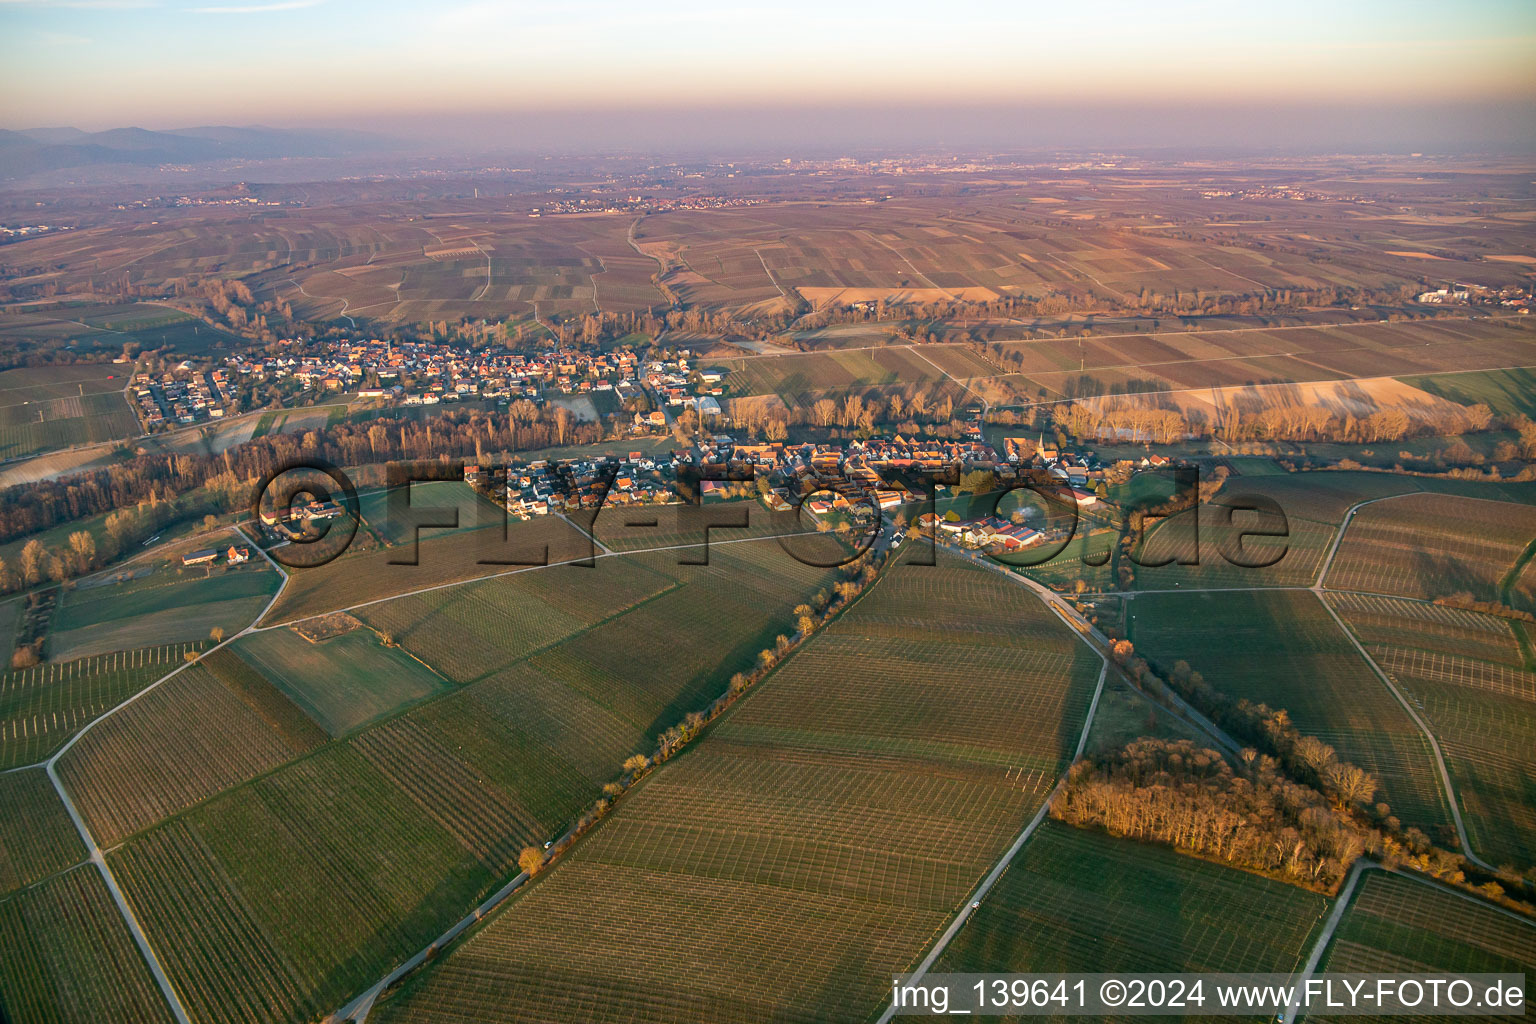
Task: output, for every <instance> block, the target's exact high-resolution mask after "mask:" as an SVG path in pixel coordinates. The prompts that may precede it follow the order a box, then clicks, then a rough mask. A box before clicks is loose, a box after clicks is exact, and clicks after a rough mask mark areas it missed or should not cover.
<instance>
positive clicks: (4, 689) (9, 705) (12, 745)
mask: <svg viewBox="0 0 1536 1024" xmlns="http://www.w3.org/2000/svg"><path fill="white" fill-rule="evenodd" d="M199 646H200V645H198V644H166V645H164V646H159V647H144V648H140V649H138V650H132V651H117V652H114V653H112V654H99V655H96V656H94V657H90V658H81V659H79V660H76V661H66V662H47V663H44V664H42V665H34V666H33V667H32V668H26V669H20V670H18V671H14V672H7V673H5V674H3V675H0V767H5V768H9V767H14V766H16V765H22V764H32V763H34V762H36V761H41V760H43V759H44V758H46V757H47V756H48V755H49V754H51V753H53V752H54V751H55V750H57V749H58V748H59V747H60V746H62V745H63V744H64V741H65V740H67V739H68V738H69V737H70V735H72V734H73V733H74V731H75V730H76V729H79V728H80V727H81V726H83V725H85V724H86V723H87V722H90V721H91V720H92V719H94V718H96V717H97V716H98V715H100V714H102V713H103V712H105V711H110V710H111V709H112V708H114V707H116V706H117V705H118V704H120V703H121V702H123V701H125V700H127V699H128V698H129V697H131V696H133V695H134V694H135V693H138V692H139V691H140V690H142V689H143V688H144V687H146V686H148V685H149V684H150V683H152V682H154V681H155V680H156V679H159V678H160V677H161V676H163V675H165V674H166V673H167V672H170V671H172V670H173V669H175V668H176V667H177V666H178V665H180V664H181V663H182V661H183V658H184V656H185V655H186V653H187V652H188V651H196V650H197V649H198V647H199Z"/></svg>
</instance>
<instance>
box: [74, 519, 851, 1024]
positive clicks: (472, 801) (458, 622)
mask: <svg viewBox="0 0 1536 1024" xmlns="http://www.w3.org/2000/svg"><path fill="white" fill-rule="evenodd" d="M738 547H740V548H748V547H773V545H771V544H767V545H739V546H738ZM774 551H775V552H776V551H777V549H776V547H774ZM781 564H782V563H780V562H779V561H777V560H773V559H771V558H769V557H768V556H767V555H766V554H764V555H758V556H755V557H754V556H741V555H733V556H732V561H731V563H730V565H726V564H725V563H724V561H723V560H722V561H721V562H719V563H715V564H712V565H710V566H707V567H704V566H700V567H687V566H676V565H675V564H674V563H673V562H672V561H671V560H669V559H667V558H666V557H664V556H646V555H634V556H625V557H623V558H607V559H601V560H599V561H598V563H597V568H594V569H582V568H574V567H565V566H561V567H555V568H551V569H541V570H538V571H535V572H530V573H526V574H519V575H518V576H510V577H506V578H503V579H497V580H488V581H484V582H481V583H475V584H468V585H466V586H464V587H454V588H449V589H445V590H441V591H435V592H432V593H429V594H423V595H418V596H414V597H406V598H400V599H396V600H393V601H388V602H383V603H380V604H378V605H374V606H371V607H370V608H367V609H363V610H362V614H364V615H365V616H367V617H368V619H369V621H370V622H371V623H373V624H375V625H379V626H381V627H383V628H386V629H388V628H390V626H391V625H393V626H395V627H398V633H397V635H396V637H395V639H396V640H397V642H399V643H401V644H402V645H403V650H404V651H408V652H410V653H411V654H416V655H419V656H423V657H428V658H430V657H433V656H441V657H445V658H448V657H451V656H452V655H453V654H460V660H458V661H454V662H452V665H453V666H454V667H453V669H452V671H453V672H454V676H455V678H458V679H462V680H466V683H465V685H462V686H457V687H454V688H452V689H449V690H445V691H442V693H443V695H442V696H441V697H439V698H438V699H435V700H429V701H424V702H422V703H420V704H419V705H417V706H415V707H411V708H409V709H407V710H406V711H405V712H404V713H403V714H399V715H395V716H392V717H389V718H387V720H385V721H382V722H378V723H376V724H373V725H371V726H367V727H364V728H360V729H358V730H356V731H354V732H352V733H350V734H348V735H347V736H346V737H345V738H344V739H341V740H339V741H336V742H333V743H330V744H329V745H327V746H324V747H322V748H320V749H318V750H315V749H314V744H315V743H318V742H319V740H322V739H323V736H319V737H318V739H316V738H314V737H311V743H310V745H309V747H308V749H309V750H311V751H313V752H312V753H310V755H309V756H303V757H298V758H297V759H295V760H293V761H292V763H290V764H286V765H282V766H281V767H276V766H274V767H276V770H275V771H269V772H266V773H265V774H262V775H261V777H260V778H256V779H255V780H254V781H251V782H249V783H247V784H245V785H237V786H235V787H234V788H232V789H230V790H229V791H228V792H223V793H220V794H218V795H216V796H215V795H212V794H211V793H210V794H209V796H210V797H211V798H208V799H202V800H201V802H198V803H196V804H195V805H193V804H192V803H191V802H187V803H185V804H184V805H183V806H185V807H186V810H184V812H183V813H179V814H175V815H174V816H173V817H172V818H171V820H169V821H166V822H163V823H161V824H159V825H158V826H156V827H154V828H150V829H148V830H145V831H140V832H139V833H138V834H137V835H134V836H132V837H131V838H129V840H128V841H127V842H126V844H124V845H123V846H122V847H121V848H120V849H118V850H116V851H114V852H113V853H112V854H111V855H110V857H111V859H112V865H113V868H114V870H116V871H117V872H118V874H119V877H120V879H122V881H123V885H124V887H125V890H126V891H127V894H128V898H129V900H130V901H131V902H132V903H133V905H134V907H135V910H136V911H137V912H138V913H139V914H140V916H141V917H142V919H143V920H144V922H145V927H146V929H148V930H149V932H150V935H151V937H152V941H153V942H154V943H155V947H156V949H157V950H158V951H159V952H160V955H161V956H162V958H163V959H164V960H165V962H166V965H167V969H168V970H169V971H170V972H171V974H172V977H173V978H174V979H175V980H176V984H177V986H178V990H179V991H183V992H184V993H186V998H187V1000H188V1002H189V1005H190V1006H191V1007H192V1011H193V1018H194V1019H195V1020H199V1021H201V1020H215V1019H217V1020H226V1019H232V1020H241V1021H250V1022H252V1024H257V1022H260V1024H265V1022H268V1021H273V1020H308V1019H312V1018H314V1017H317V1016H319V1015H321V1014H323V1013H325V1012H329V1011H330V1010H333V1009H335V1008H336V1007H337V1006H339V1005H341V1004H342V1003H344V1002H346V1000H347V999H349V998H351V997H352V996H353V995H355V994H356V993H357V992H358V991H361V990H362V989H363V988H365V987H367V985H368V984H369V983H371V982H372V981H374V980H376V979H377V978H378V977H379V976H380V975H382V974H384V973H385V972H386V971H388V970H389V969H390V968H391V967H392V966H393V965H394V964H395V963H397V962H398V961H400V960H403V959H405V958H406V957H408V956H410V955H411V954H412V953H414V952H415V951H416V950H418V949H420V948H421V947H422V946H424V945H426V944H427V943H428V942H429V941H431V939H432V938H434V937H435V936H437V935H438V934H440V933H441V932H442V931H443V929H445V928H447V927H448V926H449V925H450V924H451V923H452V922H453V921H455V920H457V919H458V918H459V917H461V916H462V915H463V914H465V913H466V912H468V911H469V909H470V908H471V907H473V906H474V904H475V903H476V902H478V901H479V900H481V899H483V898H484V897H485V895H486V894H487V893H488V892H490V891H491V890H493V889H495V888H496V887H498V886H500V885H501V884H502V883H503V882H504V881H505V880H506V878H507V877H508V876H509V875H511V874H515V873H516V871H517V868H516V863H515V862H516V858H517V854H518V852H519V850H520V849H521V847H522V846H524V845H528V844H539V843H542V842H543V841H544V840H547V839H551V838H553V837H555V836H557V835H559V834H560V833H561V832H562V831H564V830H565V828H567V827H568V826H569V824H570V823H571V822H572V821H573V820H574V819H575V817H576V816H577V815H578V814H580V813H581V811H582V810H584V809H585V808H587V807H589V806H590V805H591V803H592V801H594V800H595V799H597V797H598V796H599V795H600V793H601V786H602V784H603V783H604V782H608V781H611V780H612V779H614V778H615V777H616V776H617V775H618V774H619V773H620V771H621V768H620V765H621V764H622V762H623V759H624V758H625V757H627V756H628V755H630V754H633V753H637V752H644V751H649V750H651V749H653V745H654V740H655V734H656V732H657V731H659V730H660V729H661V728H663V727H665V726H667V725H671V724H673V723H674V722H676V721H677V720H678V719H679V718H681V716H682V710H679V709H681V708H687V709H692V708H694V707H698V706H701V705H702V704H703V703H704V702H706V701H708V700H710V699H713V698H714V697H715V696H717V695H718V694H719V693H721V692H723V691H724V689H725V687H726V685H727V683H726V681H727V679H728V678H729V676H730V674H731V673H733V672H735V671H738V670H740V669H743V668H746V667H748V666H750V665H751V664H752V662H753V661H754V659H755V657H756V654H757V652H758V651H759V650H760V649H762V648H763V647H764V646H769V645H771V643H772V638H773V637H774V636H776V635H778V634H779V633H787V632H791V631H792V630H793V626H792V625H791V622H792V619H793V615H792V608H793V606H794V605H795V604H797V603H799V602H800V601H804V600H809V599H810V597H811V595H812V594H813V593H814V592H815V590H816V589H829V588H830V582H831V577H830V575H829V574H827V573H824V572H821V571H819V570H817V571H812V570H809V569H806V568H805V567H801V566H798V564H797V563H789V564H790V565H792V566H794V568H793V570H792V571H789V572H788V573H787V574H786V575H784V576H782V577H773V578H770V574H773V573H774V570H775V567H777V566H779V565H781ZM749 575H750V576H751V577H752V578H753V579H754V580H757V581H758V582H757V583H756V584H755V587H756V591H755V594H754V596H753V597H752V598H751V600H750V602H749V601H748V600H747V599H744V598H732V597H731V596H730V595H731V592H732V591H733V590H738V591H739V590H740V588H742V587H743V585H744V584H743V579H744V578H746V577H747V576H749ZM685 594H686V595H692V596H691V597H690V598H689V600H688V601H687V602H683V601H678V600H675V599H676V598H678V597H679V596H680V595H685ZM668 598H673V599H674V601H673V602H672V603H669V604H662V602H664V601H666V600H667V599H668ZM715 615H718V616H719V617H718V618H715V617H714V616H715ZM417 616H420V617H421V618H422V620H423V621H424V623H425V628H423V629H422V630H420V631H418V632H416V633H413V632H412V631H411V628H410V627H411V625H412V623H413V622H414V621H415V620H416V618H417ZM312 625H317V626H319V625H323V624H320V623H313V624H312ZM345 625H346V624H345V623H338V624H337V628H342V627H344V626H345ZM466 629H469V630H473V631H474V635H473V637H470V636H466V635H465V632H464V631H465V630H466ZM328 632H330V630H328V629H323V628H322V629H320V630H319V633H321V634H324V633H328ZM445 633H446V635H444V634H445ZM373 636H374V633H373V631H372V630H370V629H367V628H353V629H351V630H350V631H347V632H342V633H340V634H339V635H336V636H333V637H332V638H331V639H326V640H322V641H320V642H319V643H316V644H311V643H310V642H309V641H307V640H304V639H303V638H301V637H299V636H297V635H296V634H294V633H292V632H290V631H289V630H270V631H265V632H262V633H258V634H256V635H254V636H250V637H246V638H244V639H243V640H242V641H241V642H240V643H239V644H238V645H231V648H234V649H233V650H232V649H231V648H225V649H224V650H222V651H220V652H217V653H216V654H215V655H213V656H212V657H211V658H210V659H209V660H210V661H212V662H219V659H227V660H228V662H229V663H230V664H229V665H224V664H222V663H217V664H215V665H214V666H213V667H214V668H216V669H217V670H218V674H219V677H220V680H221V682H223V684H224V686H225V687H226V688H227V689H229V690H231V691H232V692H237V694H238V695H240V696H241V697H242V702H243V703H245V704H246V705H247V706H248V707H250V708H251V709H252V711H253V713H255V712H256V711H257V707H256V706H255V705H256V702H253V701H252V700H250V699H249V698H248V697H247V696H246V695H245V692H244V690H240V689H238V688H237V687H236V686H235V685H234V682H233V678H232V677H233V675H234V673H233V671H232V669H233V668H238V669H240V670H241V671H242V672H243V673H244V674H245V676H246V677H248V678H247V683H246V689H258V688H259V685H265V686H266V690H267V691H268V692H269V693H270V694H273V695H278V694H279V690H278V687H279V686H285V685H286V684H285V682H284V678H283V677H284V675H285V674H287V673H299V674H301V677H302V678H301V680H300V681H301V682H303V683H305V684H306V685H311V684H313V682H314V681H315V680H317V679H320V678H323V677H324V676H323V675H322V674H320V673H333V674H334V673H341V674H345V673H347V672H352V671H358V670H359V669H357V668H355V667H354V666H356V665H357V664H359V662H360V659H359V658H358V657H356V656H355V655H353V654H352V653H349V651H348V650H344V649H341V648H338V647H335V646H333V645H338V644H343V643H345V642H346V641H349V640H351V639H352V638H364V639H363V642H366V643H372V642H373V641H372V639H371V638H372V637H373ZM271 637H278V638H279V641H280V646H281V649H280V650H279V651H278V654H279V655H281V657H276V658H266V659H257V658H251V660H250V662H249V663H247V662H245V661H244V660H242V659H244V658H250V657H251V652H250V650H249V649H248V647H247V646H246V645H247V644H248V643H250V642H251V641H258V642H260V641H266V640H268V638H271ZM295 650H297V651H298V652H299V653H300V655H302V654H304V653H307V652H313V653H314V655H315V656H316V657H317V658H318V657H323V659H324V662H325V664H324V665H323V666H318V665H316V664H311V663H310V660H309V659H304V658H299V661H298V662H296V663H295V662H293V659H294V658H295V657H297V656H296V655H294V653H293V652H294V651H295ZM391 650H392V651H394V653H400V651H398V650H395V649H391ZM335 651H340V653H339V654H335V655H333V654H332V653H329V652H335ZM461 652H462V653H461ZM263 653H264V654H265V653H267V652H263ZM237 654H238V657H237ZM401 657H408V655H406V654H403V653H402V654H401ZM285 659H286V660H285ZM601 659H609V660H607V661H603V660H601ZM413 663H414V662H413ZM258 664H259V665H260V666H261V668H262V670H263V672H267V673H270V674H271V676H272V678H273V680H274V682H275V683H276V684H277V685H276V686H274V685H271V684H266V683H265V680H264V678H263V677H262V676H261V675H259V674H258V673H257V672H256V671H255V670H254V668H253V666H254V665H258ZM295 666H296V667H295ZM547 668H548V669H550V670H548V671H547V670H546V669H547ZM554 668H558V669H560V670H562V671H569V672H570V673H572V674H571V675H568V676H561V675H558V674H556V673H555V672H554V671H553V669H554ZM317 670H318V671H317ZM368 671H370V672H371V673H372V674H375V675H377V674H379V670H378V669H370V670H368ZM423 671H425V670H424V669H423ZM583 673H585V674H583ZM620 688H623V693H622V694H620V693H619V690H620ZM146 699H148V698H146ZM268 703H269V704H270V701H269V702H268ZM616 708H621V709H622V710H623V711H627V712H628V713H629V714H628V716H626V714H624V713H622V712H621V711H620V710H615V709H616ZM286 709H287V710H286V714H281V713H276V712H274V711H273V709H272V708H270V707H267V706H264V713H261V714H260V715H259V717H261V718H262V719H263V722H264V724H265V725H266V726H267V727H268V730H269V731H270V732H273V733H278V734H279V735H283V733H282V731H281V730H280V729H279V728H278V724H279V723H280V722H282V721H287V722H288V723H289V728H290V729H292V728H293V727H294V724H295V723H294V720H295V719H297V720H298V723H307V721H308V720H307V719H306V718H305V717H304V716H303V715H302V714H301V713H300V712H299V709H298V708H297V707H296V706H294V705H293V704H292V703H287V704H286ZM278 710H279V711H281V709H278ZM108 724H110V723H108ZM310 729H311V730H312V731H313V732H314V733H316V734H318V732H319V731H318V729H315V728H314V727H313V726H312V725H311V726H310ZM87 739H89V737H87ZM286 745H287V746H288V747H289V748H290V749H296V748H297V747H298V746H299V744H298V742H297V740H295V739H288V740H286ZM71 753H72V754H73V752H71ZM206 771H207V770H206V769H200V774H205V773H206ZM253 774H255V773H254V772H247V773H246V776H245V777H247V778H248V777H250V776H251V775H253ZM234 781H236V782H238V781H239V779H238V778H237V779H235V780H234ZM71 792H78V790H76V789H74V788H73V787H72V789H71ZM77 799H79V797H77ZM96 817H97V818H105V815H103V814H101V813H100V812H99V811H98V812H97V814H96ZM94 820H95V819H93V823H94ZM316 894H324V895H323V898H317V897H316ZM210 951H211V952H210ZM209 957H214V958H215V959H216V960H217V962H220V963H222V964H225V965H227V966H225V967H223V968H221V969H220V970H218V971H215V972H209V971H207V970H206V969H205V965H206V964H207V963H208V958H209Z"/></svg>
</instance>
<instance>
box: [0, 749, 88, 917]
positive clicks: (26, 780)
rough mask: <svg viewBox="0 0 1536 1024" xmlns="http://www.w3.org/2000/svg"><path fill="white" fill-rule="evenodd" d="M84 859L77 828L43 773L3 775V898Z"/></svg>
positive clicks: (0, 812)
mask: <svg viewBox="0 0 1536 1024" xmlns="http://www.w3.org/2000/svg"><path fill="white" fill-rule="evenodd" d="M84 857H85V847H84V846H83V845H81V843H80V834H79V833H78V832H76V831H75V823H74V822H72V821H70V820H69V814H68V812H66V811H65V810H64V804H63V802H62V801H60V800H59V794H58V793H57V792H55V791H54V788H53V783H52V782H50V781H49V780H48V776H47V774H46V773H45V772H44V771H43V769H42V768H28V769H25V770H23V771H19V772H3V773H0V896H4V895H5V894H6V893H9V892H12V891H13V890H16V889H19V888H21V887H22V886H24V885H31V884H32V883H33V882H36V881H38V880H40V879H43V878H46V877H48V876H49V875H51V874H54V873H56V872H59V871H63V870H64V869H65V868H67V867H69V866H71V865H73V864H78V863H79V862H80V861H81V860H83V859H84Z"/></svg>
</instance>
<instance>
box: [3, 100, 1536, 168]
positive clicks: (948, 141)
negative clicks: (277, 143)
mask: <svg viewBox="0 0 1536 1024" xmlns="http://www.w3.org/2000/svg"><path fill="white" fill-rule="evenodd" d="M0 128H3V129H4V130H7V131H16V132H27V131H34V132H36V131H49V130H65V129H75V130H79V131H82V132H85V133H88V134H93V133H97V132H104V131H114V130H122V129H141V130H145V131H152V132H178V131H180V132H186V131H193V130H197V129H211V128H237V129H250V130H255V129H265V130H274V131H284V132H295V133H316V132H319V133H326V132H337V131H347V132H357V133H361V134H366V135H371V136H374V137H376V138H377V139H378V140H379V142H380V145H381V151H383V150H388V151H389V152H395V153H399V154H401V155H408V154H424V153H427V152H438V151H440V150H441V149H442V148H443V147H448V148H450V149H452V150H453V151H454V152H455V153H458V154H472V153H477V154H496V153H507V154H518V153H521V154H528V155H554V154H557V153H558V155H594V154H599V153H615V152H633V153H649V154H678V155H688V156H698V155H704V154H710V155H729V154H740V155H742V156H759V155H769V154H774V153H779V151H780V150H783V152H782V153H780V154H779V155H781V156H791V155H796V153H799V154H804V155H806V156H818V157H819V156H826V155H829V154H833V153H838V154H848V155H853V154H855V153H858V152H866V153H871V152H904V153H914V152H921V151H923V150H928V149H932V150H947V151H951V152H959V153H963V154H966V155H975V154H978V153H983V152H988V153H1020V154H1023V153H1031V152H1038V153H1044V152H1047V151H1064V152H1102V153H1123V154H1125V155H1137V156H1144V157H1161V158H1168V157H1172V156H1175V155H1177V154H1178V153H1180V152H1184V153H1187V154H1189V155H1191V156H1197V155H1198V156H1206V157H1209V156H1213V155H1219V154H1229V155H1233V156H1240V155H1266V156H1272V157H1285V156H1295V157H1309V156H1324V155H1369V154H1378V153H1379V154H1393V155H1406V154H1409V153H1413V152H1423V153H1425V154H1429V155H1447V156H1456V155H1466V154H1472V153H1482V154H1487V155H1506V156H1523V155H1527V154H1530V153H1533V152H1536V105H1528V104H1525V103H1516V102H1508V103H1502V104H1465V103H1461V104H1443V105H1439V106H1426V105H1411V106H1395V105H1364V106H1352V107H1351V106H1341V105H1322V104H1306V105H1299V104H1297V105H1289V106H1281V105H1271V106H1268V107H1264V108H1252V107H1244V106H1233V105H1215V104H1207V105H1188V106H1181V107H1172V108H1170V107H1167V106H1161V105H1135V106H1132V105H1125V106H1098V105H1084V104H1075V105H1074V104H1058V105H1052V106H1049V107H1042V106H1026V105H1013V106H1005V105H998V104H963V105H962V104H944V105H940V104H926V105H912V106H908V107H904V108H894V107H891V106H881V105H860V106H851V105H850V106H832V105H814V106H813V105H805V106H801V107H782V106H781V107H778V108H775V109H771V110H770V109H765V108H761V107H755V106H714V107H679V108H672V109H660V110H658V109H636V108H628V109H624V108H607V109H563V110H552V111H521V112H502V113H489V112H488V113H466V112H443V113H441V114H439V115H435V116H432V117H423V118H418V117H412V118H380V117H350V118H315V117H305V118H298V117H280V116H279V117H272V118H267V119H262V120H254V119H253V120H239V119H236V118H224V119H219V118H214V119H208V120H201V121H187V120H178V119H173V118H164V117H158V118H147V119H144V120H142V121H132V122H130V121H112V120H102V119H85V120H82V121H79V122H51V123H25V122H22V121H20V120H19V119H17V118H15V117H7V118H5V119H4V121H3V123H0Z"/></svg>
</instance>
